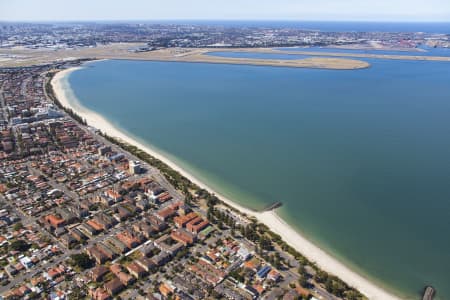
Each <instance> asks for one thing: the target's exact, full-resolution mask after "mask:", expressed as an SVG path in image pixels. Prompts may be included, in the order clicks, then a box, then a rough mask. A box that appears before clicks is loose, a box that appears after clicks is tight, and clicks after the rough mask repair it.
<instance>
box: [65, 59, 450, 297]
mask: <svg viewBox="0 0 450 300" xmlns="http://www.w3.org/2000/svg"><path fill="white" fill-rule="evenodd" d="M370 62H371V63H372V66H371V68H368V69H363V70H353V71H333V70H317V69H300V68H275V67H265V66H246V65H226V64H202V63H195V64H194V63H171V62H144V61H101V62H95V63H91V64H88V65H87V67H86V68H84V69H82V70H78V71H76V72H73V73H72V74H71V75H70V78H69V82H70V85H71V87H72V89H73V91H74V93H75V94H76V96H77V98H78V99H79V101H80V102H81V104H82V105H84V106H85V107H87V108H89V109H91V110H93V111H95V112H98V113H100V114H102V115H103V116H105V117H106V118H108V119H109V120H111V122H112V123H113V124H115V125H117V126H119V127H121V128H123V129H124V130H126V131H128V132H130V133H132V134H133V135H135V136H136V137H138V138H139V139H140V140H142V141H146V142H147V143H149V144H151V145H153V146H154V147H156V148H157V149H160V150H161V151H163V152H165V153H168V154H170V156H171V157H173V158H175V160H176V161H177V162H178V163H180V164H181V165H182V166H183V167H185V168H187V169H189V170H190V171H192V172H193V173H194V174H195V175H196V176H197V177H198V178H199V179H201V180H204V181H205V182H207V183H208V184H209V185H210V186H212V187H213V188H214V189H216V190H218V191H220V192H221V193H223V194H225V195H226V196H228V197H230V198H232V199H235V200H236V201H237V202H239V203H241V204H243V205H246V206H250V207H254V208H258V207H262V206H264V205H266V204H268V203H272V202H273V201H282V202H283V204H284V205H283V207H282V208H281V209H280V214H281V216H282V217H283V218H284V219H285V220H286V221H288V223H290V224H292V225H293V226H294V227H295V228H297V229H298V230H299V231H301V232H302V233H304V234H305V235H306V236H308V237H309V238H310V239H311V240H313V241H314V242H316V243H317V244H319V245H320V246H322V247H324V248H325V249H326V250H327V251H328V252H330V253H332V254H333V255H335V256H336V257H338V258H340V259H342V260H343V261H345V262H346V263H348V264H349V265H350V266H352V267H353V268H354V269H356V270H358V271H359V272H361V273H363V274H365V275H366V276H369V277H370V278H371V279H373V280H375V281H377V282H379V283H380V284H382V285H383V286H385V287H387V288H389V289H391V290H394V291H396V292H397V293H399V294H400V295H402V296H404V297H405V298H409V299H419V298H420V295H419V293H420V291H421V290H422V288H423V287H424V285H426V284H432V285H433V286H434V287H436V288H437V291H438V297H437V298H438V299H450V284H449V282H450V235H449V232H450V184H449V183H450V117H449V116H450V84H449V82H450V72H449V70H450V63H443V62H422V61H395V60H392V61H391V60H370Z"/></svg>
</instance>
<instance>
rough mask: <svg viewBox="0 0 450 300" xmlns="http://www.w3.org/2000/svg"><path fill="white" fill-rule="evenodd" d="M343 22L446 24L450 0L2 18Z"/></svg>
mask: <svg viewBox="0 0 450 300" xmlns="http://www.w3.org/2000/svg"><path fill="white" fill-rule="evenodd" d="M171 20H183V21H200V20H205V21H208V20H220V21H240V20H247V21H305V22H306V21H321V22H322V21H332V22H336V21H342V22H395V23H409V22H411V23H417V22H426V23H447V22H449V20H450V1H446V0H429V1H427V2H426V3H424V2H423V1H421V0H379V1H377V2H373V1H367V0H366V1H364V0H360V1H357V0H342V1H331V0H317V1H315V2H314V3H311V2H307V1H302V0H297V1H294V0H279V1H276V2H275V1H269V0H246V1H238V0H228V1H219V0H218V1H207V0H196V1H191V2H188V3H187V2H185V1H183V0H169V1H164V2H163V1H144V0H129V1H127V2H126V3H124V2H123V1H107V0H98V1H88V0H79V1H76V2H66V1H58V0H42V1H33V0H17V1H8V0H0V21H3V22H5V21H9V22H83V21H88V22H89V21H122V22H124V21H171Z"/></svg>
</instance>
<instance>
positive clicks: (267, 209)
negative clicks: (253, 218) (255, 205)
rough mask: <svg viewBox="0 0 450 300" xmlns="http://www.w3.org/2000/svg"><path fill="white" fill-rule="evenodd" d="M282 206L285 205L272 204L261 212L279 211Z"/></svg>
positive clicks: (280, 203)
mask: <svg viewBox="0 0 450 300" xmlns="http://www.w3.org/2000/svg"><path fill="white" fill-rule="evenodd" d="M282 205H283V203H282V202H279V201H278V202H274V203H272V204H269V205H267V206H266V207H264V208H263V209H261V210H260V212H265V211H271V210H274V209H277V208H278V207H281V206H282Z"/></svg>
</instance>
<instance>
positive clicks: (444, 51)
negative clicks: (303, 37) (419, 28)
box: [276, 46, 450, 56]
mask: <svg viewBox="0 0 450 300" xmlns="http://www.w3.org/2000/svg"><path fill="white" fill-rule="evenodd" d="M419 48H420V49H422V50H425V51H414V49H412V50H413V51H400V50H375V49H374V50H372V49H370V50H369V49H342V48H330V47H285V48H276V49H278V50H283V51H291V52H292V51H305V52H318V53H321V54H322V53H355V54H379V55H405V56H408V55H409V56H450V48H431V47H426V46H422V47H419Z"/></svg>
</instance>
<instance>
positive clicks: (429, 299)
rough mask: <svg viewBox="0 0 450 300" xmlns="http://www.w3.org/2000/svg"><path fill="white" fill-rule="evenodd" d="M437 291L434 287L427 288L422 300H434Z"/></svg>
mask: <svg viewBox="0 0 450 300" xmlns="http://www.w3.org/2000/svg"><path fill="white" fill-rule="evenodd" d="M435 293H436V290H435V289H434V288H433V287H432V286H426V287H425V290H424V292H423V297H422V300H433V298H434V294H435Z"/></svg>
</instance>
